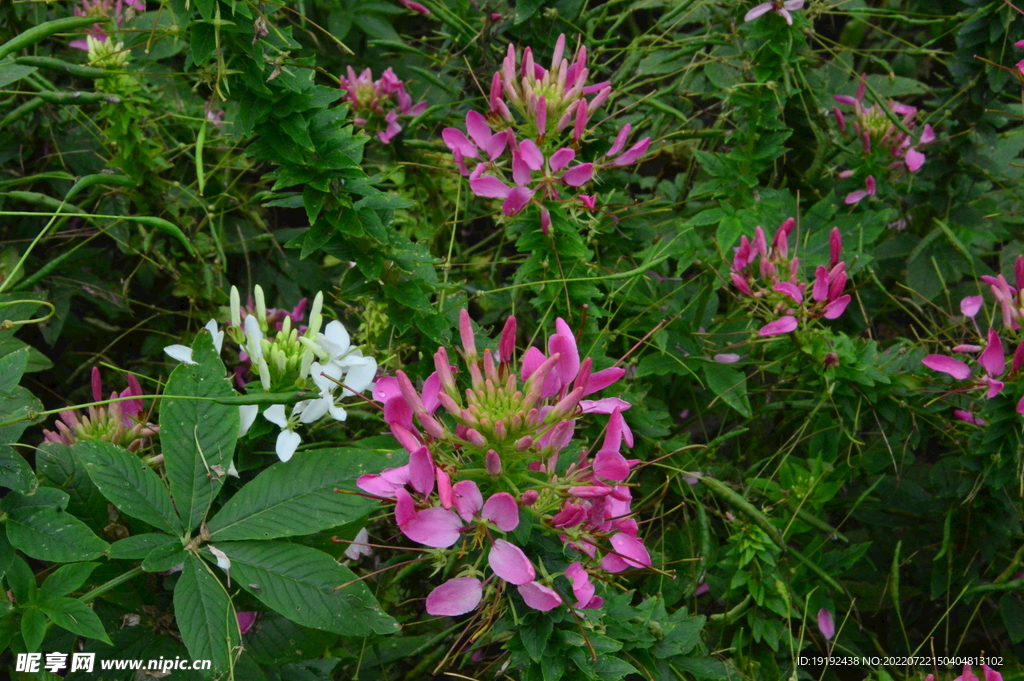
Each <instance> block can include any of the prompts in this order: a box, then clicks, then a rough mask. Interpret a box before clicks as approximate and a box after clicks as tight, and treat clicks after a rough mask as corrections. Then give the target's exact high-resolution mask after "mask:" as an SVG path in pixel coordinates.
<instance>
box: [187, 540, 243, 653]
mask: <svg viewBox="0 0 1024 681" xmlns="http://www.w3.org/2000/svg"><path fill="white" fill-rule="evenodd" d="M174 618H175V620H177V622H178V630H179V631H180V632H181V639H182V641H184V642H185V646H186V647H187V648H188V652H189V655H191V656H192V658H193V659H196V660H211V661H212V665H211V666H212V668H213V669H212V671H221V670H225V669H227V668H228V667H230V666H231V655H232V651H233V650H235V648H236V647H237V646H238V645H239V643H240V641H241V639H242V634H241V632H240V631H239V629H238V619H237V617H236V616H235V608H234V606H233V605H232V604H231V597H230V596H229V595H228V592H227V591H225V590H224V585H223V584H221V583H220V580H219V579H217V577H215V576H214V574H213V572H211V570H210V568H209V566H207V565H206V564H205V563H204V562H203V561H201V560H200V559H199V558H198V557H196V555H195V554H190V555H189V556H188V559H187V560H186V561H185V568H184V570H182V573H181V578H180V579H178V583H177V584H176V585H175V587H174Z"/></svg>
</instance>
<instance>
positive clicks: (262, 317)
mask: <svg viewBox="0 0 1024 681" xmlns="http://www.w3.org/2000/svg"><path fill="white" fill-rule="evenodd" d="M253 293H254V295H255V297H256V319H258V320H259V323H260V330H261V331H264V332H266V330H267V301H266V299H265V298H264V297H263V287H261V286H260V285H259V284H256V288H255V289H254V290H253Z"/></svg>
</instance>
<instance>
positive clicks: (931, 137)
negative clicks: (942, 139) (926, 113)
mask: <svg viewBox="0 0 1024 681" xmlns="http://www.w3.org/2000/svg"><path fill="white" fill-rule="evenodd" d="M934 141H935V130H934V129H932V126H930V125H928V124H927V123H925V126H924V131H923V132H922V133H921V139H920V140H919V141H918V144H931V143H932V142H934Z"/></svg>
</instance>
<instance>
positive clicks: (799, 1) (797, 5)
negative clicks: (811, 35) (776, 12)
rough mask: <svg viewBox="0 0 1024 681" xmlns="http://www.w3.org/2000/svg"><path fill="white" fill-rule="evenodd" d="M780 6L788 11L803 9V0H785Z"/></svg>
mask: <svg viewBox="0 0 1024 681" xmlns="http://www.w3.org/2000/svg"><path fill="white" fill-rule="evenodd" d="M782 6H783V7H784V8H786V9H789V10H796V9H803V8H804V0H786V1H785V2H784V3H782Z"/></svg>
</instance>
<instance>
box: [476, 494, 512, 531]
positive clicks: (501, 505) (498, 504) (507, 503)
mask: <svg viewBox="0 0 1024 681" xmlns="http://www.w3.org/2000/svg"><path fill="white" fill-rule="evenodd" d="M480 516H481V517H482V518H484V519H485V520H490V521H491V522H493V523H494V524H495V525H497V526H498V529H499V530H501V531H502V532H511V531H512V530H514V529H516V528H517V527H518V526H519V504H517V503H516V499H515V497H513V496H512V495H511V494H509V493H508V492H498V493H497V494H492V495H491V498H490V499H488V500H487V503H485V504H484V508H483V511H481V512H480Z"/></svg>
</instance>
